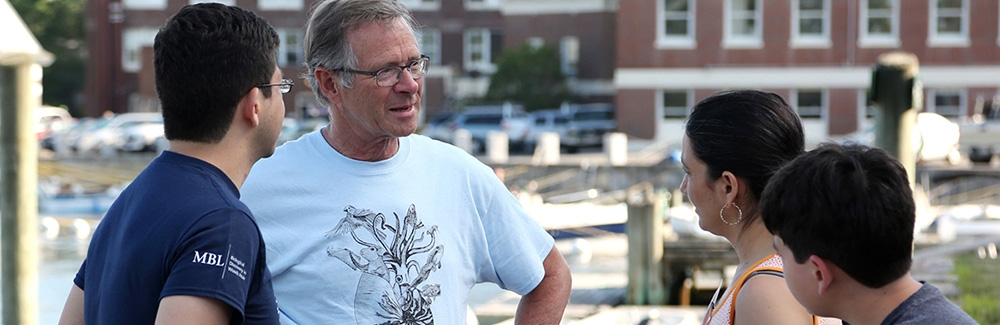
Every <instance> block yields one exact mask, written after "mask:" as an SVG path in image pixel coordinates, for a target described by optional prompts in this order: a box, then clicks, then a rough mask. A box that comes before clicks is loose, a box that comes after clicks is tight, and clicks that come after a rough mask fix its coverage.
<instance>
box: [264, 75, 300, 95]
mask: <svg viewBox="0 0 1000 325" xmlns="http://www.w3.org/2000/svg"><path fill="white" fill-rule="evenodd" d="M294 85H295V82H293V81H292V79H281V83H276V84H263V85H257V88H266V87H273V86H277V87H278V90H281V93H282V94H287V93H288V92H289V91H292V86H294Z"/></svg>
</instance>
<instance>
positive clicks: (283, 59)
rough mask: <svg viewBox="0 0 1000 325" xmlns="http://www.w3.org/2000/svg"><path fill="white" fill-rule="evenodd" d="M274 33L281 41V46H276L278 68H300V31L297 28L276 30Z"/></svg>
mask: <svg viewBox="0 0 1000 325" xmlns="http://www.w3.org/2000/svg"><path fill="white" fill-rule="evenodd" d="M275 31H277V32H278V38H280V39H281V44H280V45H279V46H278V66H282V67H301V66H302V63H303V62H302V57H303V55H302V44H301V43H300V42H301V40H302V31H301V30H299V29H298V28H278V29H276V30H275Z"/></svg>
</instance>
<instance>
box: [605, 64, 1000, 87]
mask: <svg viewBox="0 0 1000 325" xmlns="http://www.w3.org/2000/svg"><path fill="white" fill-rule="evenodd" d="M871 71H872V70H871V68H870V67H849V68H841V67H801V68H799V67H753V68H710V69H699V68H678V69H631V68H620V69H617V70H615V78H614V84H615V88H617V89H692V88H694V89H697V88H705V89H725V88H755V89H760V88H789V89H799V88H821V89H825V88H868V87H869V86H870V85H871ZM919 75H920V80H921V82H922V83H923V86H924V87H925V88H974V87H986V88H993V87H997V86H1000V81H998V80H997V78H996V76H998V75H1000V65H974V66H923V67H920V72H919Z"/></svg>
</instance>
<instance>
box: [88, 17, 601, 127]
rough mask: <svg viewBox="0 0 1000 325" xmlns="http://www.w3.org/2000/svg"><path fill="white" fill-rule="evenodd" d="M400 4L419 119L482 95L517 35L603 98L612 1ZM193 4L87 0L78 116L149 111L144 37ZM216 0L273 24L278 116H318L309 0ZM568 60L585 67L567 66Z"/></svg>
mask: <svg viewBox="0 0 1000 325" xmlns="http://www.w3.org/2000/svg"><path fill="white" fill-rule="evenodd" d="M400 1H402V2H403V3H404V4H406V5H407V7H409V8H410V9H411V10H412V11H413V15H414V17H415V18H416V19H417V22H418V23H419V24H420V25H421V30H420V36H419V39H418V41H419V42H420V43H421V48H422V49H423V51H424V53H425V54H427V55H429V56H430V57H431V60H432V61H431V68H430V72H429V75H428V76H427V77H426V80H425V83H424V94H423V99H424V105H423V108H424V109H423V114H425V116H427V117H430V116H433V115H434V114H436V113H437V112H440V111H444V110H449V109H452V106H454V105H456V104H455V103H457V102H460V101H462V100H463V99H467V98H478V97H481V96H483V95H484V94H485V92H486V89H487V87H488V81H489V75H490V74H492V73H493V72H494V71H495V70H496V66H495V64H494V62H495V60H496V58H497V57H498V56H499V55H500V53H501V52H502V51H503V49H504V48H506V47H509V46H518V45H519V44H520V43H522V42H526V41H530V42H548V43H549V44H550V45H556V46H559V47H560V49H561V53H563V54H562V55H563V58H564V64H563V65H564V71H567V72H568V73H571V75H572V78H571V83H573V89H578V91H576V93H577V94H578V95H579V97H580V98H582V99H583V100H591V101H594V100H599V101H605V102H610V101H611V100H612V99H613V93H614V89H613V86H612V83H611V80H612V75H613V73H614V37H615V35H614V34H613V31H614V24H615V21H614V19H615V10H616V9H617V8H616V5H615V3H616V1H610V0H551V1H550V2H537V1H525V0H505V1H501V0H400ZM196 2H202V1H197V0H88V1H87V16H88V17H89V19H88V21H87V42H88V48H89V51H90V53H89V54H90V55H89V58H88V62H87V68H88V70H87V77H86V80H87V82H86V89H85V94H86V103H85V105H84V106H85V111H86V112H87V113H86V114H87V115H91V116H96V115H99V114H101V113H102V112H104V111H113V112H128V111H155V110H157V109H158V108H157V106H158V103H157V100H156V92H155V89H154V84H153V68H152V66H151V62H152V44H153V38H154V36H155V35H156V32H157V30H158V28H159V27H160V26H162V25H163V23H164V22H165V21H166V19H167V18H168V17H170V15H172V14H173V13H174V12H177V10H179V9H180V8H181V7H182V6H184V5H186V4H189V3H196ZM216 2H222V3H225V4H228V5H237V6H240V7H243V8H246V9H249V10H252V11H254V12H256V13H258V14H259V15H261V16H262V17H264V18H266V19H267V20H268V21H270V22H271V24H272V25H273V26H274V27H275V29H277V31H278V34H279V36H280V37H281V48H280V54H279V58H278V63H279V66H280V67H281V69H282V71H283V73H284V74H285V76H290V77H294V79H295V80H296V83H297V86H296V87H295V88H294V89H293V93H292V94H290V95H286V96H285V104H286V105H285V106H286V107H287V109H288V115H289V116H291V117H307V116H311V115H315V114H325V111H323V110H322V109H317V108H318V107H317V104H316V100H315V98H313V94H312V92H311V91H309V89H308V88H307V87H306V86H305V85H304V84H303V81H302V79H301V78H298V76H299V75H301V73H302V72H303V70H302V68H301V67H302V65H303V62H302V60H303V56H302V50H301V44H300V41H301V39H302V35H303V32H302V27H303V25H304V22H305V21H306V19H307V15H308V11H309V9H310V8H311V7H312V6H313V3H314V2H316V0H224V1H216ZM546 4H548V6H547V5H546ZM502 9H503V10H502ZM581 40H583V41H581ZM577 65H583V66H585V67H586V68H585V69H577V68H576V67H577Z"/></svg>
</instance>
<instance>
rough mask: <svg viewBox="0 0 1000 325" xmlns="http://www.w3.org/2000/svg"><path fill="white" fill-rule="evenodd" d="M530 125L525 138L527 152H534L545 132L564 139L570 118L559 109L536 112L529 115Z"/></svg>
mask: <svg viewBox="0 0 1000 325" xmlns="http://www.w3.org/2000/svg"><path fill="white" fill-rule="evenodd" d="M529 115H530V116H531V117H530V118H529V121H530V123H529V124H528V130H527V132H526V133H525V136H524V146H525V151H532V150H534V148H535V146H537V145H538V137H539V136H540V135H541V134H542V133H545V132H553V133H555V134H557V135H559V138H560V139H562V138H563V137H564V136H565V134H566V130H567V129H566V126H567V124H568V123H569V117H568V116H567V115H566V114H565V113H563V112H562V111H560V110H558V109H546V110H540V111H534V112H531V113H530V114H529Z"/></svg>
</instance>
